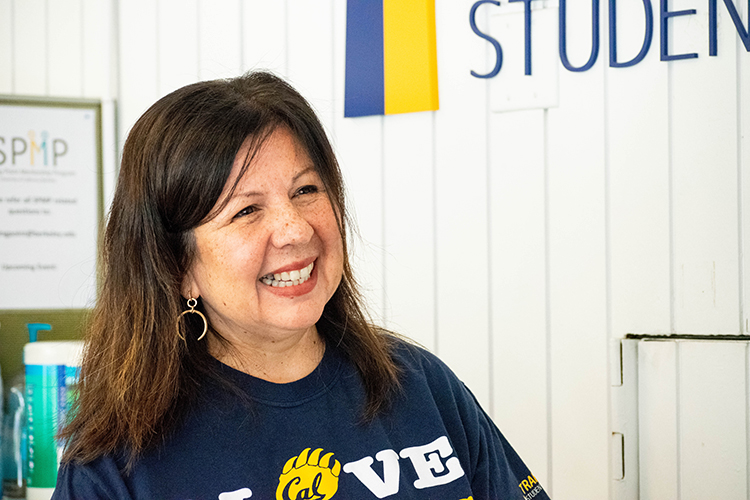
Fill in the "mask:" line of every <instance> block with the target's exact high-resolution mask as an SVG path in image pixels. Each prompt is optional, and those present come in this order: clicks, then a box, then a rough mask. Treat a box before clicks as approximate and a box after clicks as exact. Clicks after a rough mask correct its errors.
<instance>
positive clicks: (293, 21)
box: [287, 0, 334, 133]
mask: <svg viewBox="0 0 750 500" xmlns="http://www.w3.org/2000/svg"><path fill="white" fill-rule="evenodd" d="M287 9H288V11H287V19H288V24H287V26H288V30H289V31H288V35H289V42H288V43H289V45H288V47H287V54H288V62H289V65H288V67H287V71H288V73H287V76H288V78H289V80H290V81H291V82H292V84H293V85H295V86H296V88H297V90H299V91H300V92H301V93H302V95H304V96H305V97H306V98H307V99H308V100H309V101H310V103H311V104H312V105H313V107H314V108H315V110H316V111H317V112H318V116H319V117H320V119H321V121H322V122H323V125H324V126H325V127H326V130H327V131H328V132H329V133H330V132H331V130H332V129H333V113H334V111H333V92H332V88H333V27H332V23H333V2H332V0H322V1H319V2H309V1H307V0H288V4H287Z"/></svg>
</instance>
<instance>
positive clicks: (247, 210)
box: [234, 205, 257, 219]
mask: <svg viewBox="0 0 750 500" xmlns="http://www.w3.org/2000/svg"><path fill="white" fill-rule="evenodd" d="M256 210H257V208H256V207H255V206H254V205H250V206H249V207H245V208H243V209H242V210H240V211H239V212H237V214H236V215H235V216H234V218H235V219H238V218H240V217H244V216H246V215H250V214H252V213H254V212H255V211H256Z"/></svg>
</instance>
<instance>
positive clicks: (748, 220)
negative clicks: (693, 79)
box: [735, 2, 750, 334]
mask: <svg viewBox="0 0 750 500" xmlns="http://www.w3.org/2000/svg"><path fill="white" fill-rule="evenodd" d="M737 8H738V10H739V12H740V14H741V18H742V19H747V18H748V17H747V16H748V14H749V13H748V11H749V10H750V6H748V5H747V4H746V3H743V2H739V5H738V6H737ZM748 29H750V27H748ZM735 44H736V46H737V98H738V99H739V102H738V107H737V113H738V115H737V121H738V127H739V130H738V131H737V133H738V137H739V143H738V149H739V151H738V155H739V158H738V163H737V170H738V172H739V179H740V181H741V184H740V193H739V197H740V198H739V201H740V206H741V207H742V212H741V213H740V236H741V238H742V240H741V241H740V244H741V245H742V247H741V249H740V252H741V253H740V255H741V257H742V271H743V272H742V275H741V276H740V278H741V279H742V284H743V288H742V292H743V293H742V297H743V304H742V316H741V318H742V323H743V324H742V327H741V330H742V333H744V334H749V333H750V228H749V227H748V226H747V225H748V224H750V168H749V167H750V54H748V52H747V51H746V50H745V47H744V45H742V42H741V41H740V38H739V37H736V40H735Z"/></svg>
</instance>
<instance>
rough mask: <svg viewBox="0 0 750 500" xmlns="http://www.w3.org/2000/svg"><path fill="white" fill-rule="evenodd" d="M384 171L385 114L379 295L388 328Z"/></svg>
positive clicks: (382, 155) (382, 149) (382, 120)
mask: <svg viewBox="0 0 750 500" xmlns="http://www.w3.org/2000/svg"><path fill="white" fill-rule="evenodd" d="M385 182H386V172H385V115H384V116H381V117H380V265H381V268H380V281H381V286H380V288H381V297H380V310H381V311H382V321H383V323H384V324H385V326H386V328H388V290H387V289H386V287H387V283H388V271H387V269H388V266H387V264H386V262H387V259H388V250H387V245H386V236H387V230H386V227H385V226H386V221H387V219H386V215H387V213H386V212H387V211H386V192H385V191H386V189H385Z"/></svg>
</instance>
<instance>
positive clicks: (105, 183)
mask: <svg viewBox="0 0 750 500" xmlns="http://www.w3.org/2000/svg"><path fill="white" fill-rule="evenodd" d="M116 106H117V103H116V102H115V101H114V100H113V99H104V100H102V193H103V195H104V214H105V216H106V214H108V213H109V208H110V206H111V205H112V198H113V197H114V194H115V184H116V182H117V173H118V172H119V161H118V160H119V155H118V151H117V126H116V123H117V122H116V120H117V107H116Z"/></svg>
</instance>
